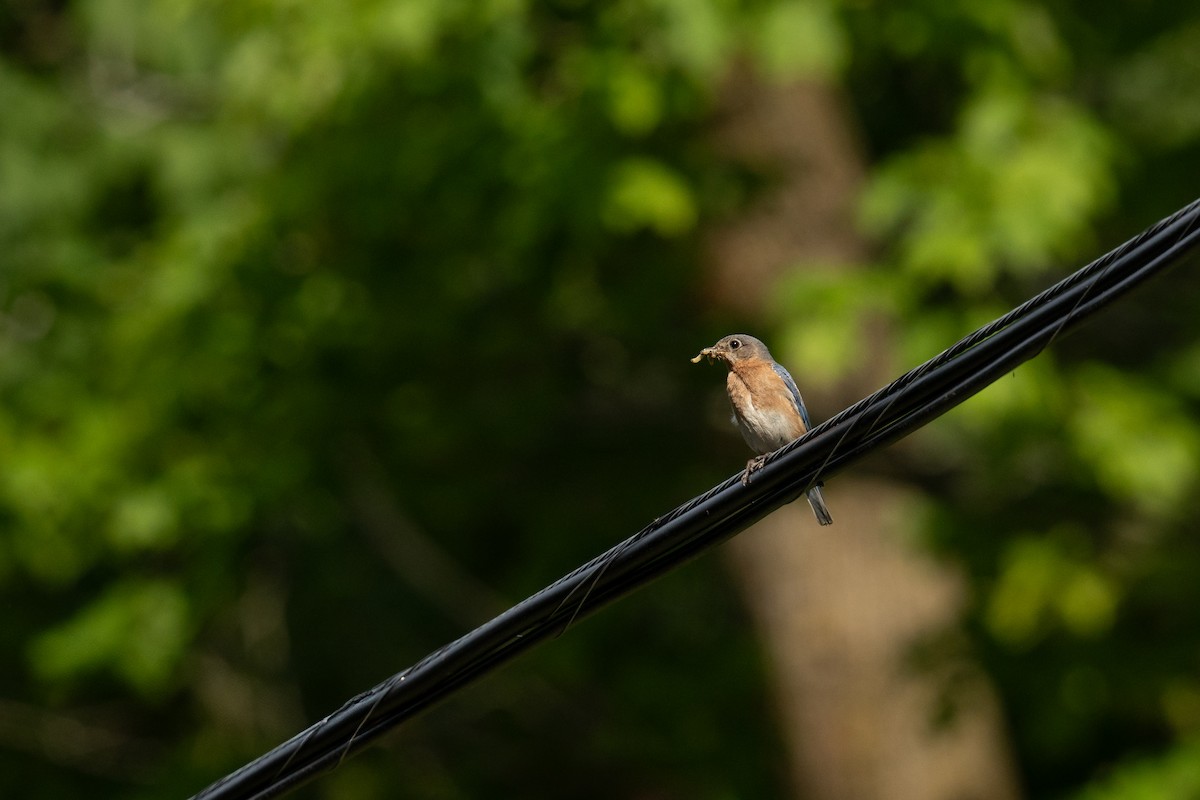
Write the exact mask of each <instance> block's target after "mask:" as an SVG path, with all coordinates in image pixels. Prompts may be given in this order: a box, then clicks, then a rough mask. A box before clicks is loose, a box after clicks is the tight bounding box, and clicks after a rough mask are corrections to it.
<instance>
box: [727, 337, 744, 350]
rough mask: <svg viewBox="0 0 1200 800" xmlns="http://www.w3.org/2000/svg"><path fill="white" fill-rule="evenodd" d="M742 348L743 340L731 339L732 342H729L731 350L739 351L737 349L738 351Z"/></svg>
mask: <svg viewBox="0 0 1200 800" xmlns="http://www.w3.org/2000/svg"><path fill="white" fill-rule="evenodd" d="M741 346H742V340H741V339H731V340H730V342H729V349H730V350H737V349H738V348H739V347H741Z"/></svg>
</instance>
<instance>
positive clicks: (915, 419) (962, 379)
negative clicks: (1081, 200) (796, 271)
mask: <svg viewBox="0 0 1200 800" xmlns="http://www.w3.org/2000/svg"><path fill="white" fill-rule="evenodd" d="M1198 244H1200V200H1197V201H1195V202H1193V203H1191V204H1190V205H1188V206H1186V207H1184V208H1183V209H1181V210H1180V211H1178V212H1176V213H1175V214H1173V215H1171V216H1170V217H1167V218H1166V219H1164V220H1162V221H1161V222H1159V223H1157V224H1156V225H1154V226H1152V227H1150V228H1149V229H1147V230H1146V231H1145V232H1143V233H1142V234H1140V235H1138V236H1136V237H1134V238H1133V239H1130V240H1129V241H1128V242H1126V243H1125V244H1123V245H1121V246H1120V247H1118V248H1116V249H1115V250H1113V251H1112V252H1110V253H1108V254H1106V255H1104V256H1102V257H1101V258H1099V259H1097V260H1096V261H1093V262H1092V263H1091V264H1089V265H1088V266H1086V267H1084V268H1083V269H1081V270H1079V271H1077V272H1075V273H1073V274H1072V275H1070V276H1069V277H1067V278H1065V279H1064V280H1062V281H1060V282H1059V283H1057V284H1055V285H1054V286H1052V287H1050V288H1049V289H1046V290H1045V291H1043V292H1041V293H1040V294H1038V295H1037V296H1036V297H1033V298H1031V299H1029V300H1027V301H1026V302H1025V303H1022V304H1021V305H1020V306H1018V307H1017V308H1015V309H1013V310H1012V311H1010V312H1009V313H1008V314H1005V315H1004V316H1003V317H1001V318H999V319H997V320H995V321H994V322H992V323H990V324H988V325H986V326H984V327H983V328H980V329H979V330H977V331H975V332H974V333H972V334H971V335H969V336H967V337H965V338H964V339H962V340H961V341H960V342H958V343H956V344H955V345H953V346H952V347H950V348H949V349H947V350H946V351H945V352H943V353H941V354H940V355H938V356H937V357H935V358H932V359H930V360H929V361H927V362H925V363H924V364H922V365H921V366H919V367H916V368H915V369H913V370H910V371H909V372H907V373H905V374H904V375H902V376H901V377H900V378H897V379H896V380H895V381H893V382H892V383H890V384H888V385H887V386H885V387H884V388H882V389H880V390H879V391H877V392H875V393H874V394H872V395H871V396H869V397H867V398H864V399H863V400H860V401H859V402H857V403H855V404H854V405H852V406H850V407H849V408H847V409H846V410H844V411H842V412H841V413H839V414H837V415H836V416H834V417H833V418H832V419H830V420H828V421H826V422H825V423H823V424H821V425H818V426H817V427H816V428H814V429H813V430H812V431H810V432H809V433H808V434H806V435H805V436H803V437H802V438H800V439H799V440H797V441H796V442H793V443H791V444H789V445H788V446H787V447H784V448H783V449H781V450H780V451H778V452H777V453H775V454H773V455H772V456H771V457H769V458H768V459H767V463H766V464H765V465H764V467H763V468H762V469H761V470H760V471H759V472H756V473H755V475H754V480H753V481H751V483H750V485H749V486H742V485H741V481H740V480H739V476H733V477H730V478H729V479H727V480H726V481H724V482H723V483H721V484H719V485H717V486H715V487H713V488H712V489H710V490H708V491H707V492H705V493H704V494H703V495H700V496H699V497H696V498H693V499H692V500H690V501H688V502H687V503H684V504H683V505H681V506H680V507H678V508H676V509H675V510H673V511H671V512H670V513H668V514H666V515H664V516H663V517H660V518H659V519H657V520H655V521H654V522H653V523H651V524H650V525H648V526H647V527H646V528H644V529H643V530H641V531H639V532H638V533H637V534H635V535H634V536H632V537H631V538H629V539H627V540H626V541H624V542H622V543H621V544H619V545H617V546H616V547H614V548H612V549H611V550H609V551H608V552H606V553H604V554H602V555H600V556H598V557H596V558H594V559H592V560H591V561H589V562H588V563H586V564H584V565H583V566H582V567H579V568H578V569H576V570H575V571H573V572H571V573H570V574H568V575H566V576H564V577H563V578H561V579H559V580H558V581H556V582H554V583H553V584H551V585H550V586H548V587H546V588H545V589H543V590H542V591H540V592H538V593H537V594H535V595H533V596H531V597H529V598H527V599H526V600H524V601H523V602H521V603H519V604H517V605H516V606H514V607H512V608H510V609H509V610H508V611H506V612H504V613H503V614H501V615H499V616H498V617H496V618H494V619H492V620H491V621H489V622H487V623H485V624H483V625H481V626H480V627H478V628H476V629H475V630H474V631H471V632H470V633H468V634H466V635H465V636H463V637H462V638H460V639H458V640H457V641H454V642H452V643H450V644H448V645H446V646H445V647H442V648H441V649H440V650H437V651H435V652H433V653H431V654H430V655H428V656H426V657H425V658H423V659H422V660H421V661H419V662H417V663H416V664H414V665H413V666H411V667H409V668H408V669H406V670H404V671H403V672H400V673H398V674H396V675H394V676H392V677H391V678H389V679H388V680H386V681H384V682H383V683H381V684H379V685H378V686H376V687H375V688H374V689H371V690H370V691H368V692H365V693H363V694H360V695H358V696H357V697H355V698H353V699H351V700H350V701H349V702H347V703H346V704H345V705H343V706H342V707H341V708H340V709H338V710H337V711H335V712H334V713H333V714H331V715H329V716H328V717H326V718H325V719H323V720H321V721H320V722H318V723H316V724H315V725H313V726H311V727H310V728H308V729H307V730H305V731H303V732H302V733H300V734H298V735H296V736H294V737H292V738H291V739H289V740H288V741H286V742H284V743H283V744H281V745H279V746H278V747H276V748H275V749H273V750H271V751H270V752H269V753H267V754H265V755H263V756H261V757H260V758H258V759H255V760H254V761H252V762H250V763H249V764H247V765H245V766H244V767H242V768H241V769H239V770H237V771H236V772H233V773H232V774H230V775H228V776H226V777H225V778H222V779H221V780H219V781H217V782H216V783H214V784H212V785H211V786H209V787H208V788H207V789H205V790H203V791H202V792H200V793H199V794H197V795H196V796H195V800H235V798H236V799H237V800H249V799H250V798H253V799H254V800H264V799H265V798H270V797H277V796H279V795H281V794H283V793H285V792H287V791H289V790H290V789H293V788H295V787H296V786H298V785H300V784H301V783H304V782H305V781H308V780H310V779H311V778H313V777H315V776H316V775H317V774H319V773H321V772H324V771H327V770H331V769H333V768H335V767H336V766H337V765H338V764H339V763H340V762H341V760H342V759H344V758H346V757H347V756H349V755H352V754H353V753H355V752H357V751H359V750H361V749H362V748H364V747H366V746H367V745H368V744H370V743H371V742H373V741H374V740H376V739H377V738H379V737H380V736H382V735H383V734H384V733H386V732H387V731H389V730H391V729H392V728H394V727H396V726H397V725H399V724H400V723H402V722H403V721H404V720H406V719H408V718H409V717H412V716H413V715H414V714H416V713H418V712H420V711H422V710H423V709H425V708H427V707H429V706H430V705H432V704H434V703H435V702H437V701H438V700H441V699H442V698H444V697H445V696H447V695H448V694H450V693H451V692H453V691H455V690H457V689H458V688H460V687H461V686H463V685H465V684H467V683H469V682H470V681H472V680H474V679H475V678H478V677H479V676H480V675H483V674H485V673H486V672H488V671H490V670H492V669H494V668H495V667H497V666H499V665H500V664H502V663H504V662H506V661H508V660H510V659H511V658H513V657H515V656H516V655H518V654H519V653H521V652H523V651H525V650H527V649H529V648H530V647H532V646H533V645H534V644H537V643H538V642H540V641H542V640H544V639H546V638H547V637H550V636H553V635H557V634H559V633H561V632H563V631H564V630H565V629H566V627H567V626H569V625H570V624H571V622H572V621H574V620H575V619H576V618H577V617H579V616H582V615H585V614H588V613H590V612H592V611H595V610H596V609H598V608H600V607H602V606H604V605H606V604H608V603H611V602H612V601H613V600H615V599H617V598H618V597H621V596H622V595H624V594H627V593H628V592H631V591H633V590H634V589H636V588H638V587H640V586H642V585H643V584H645V583H647V582H649V581H650V580H652V579H654V578H655V577H658V576H659V575H661V574H663V573H665V572H667V571H668V570H671V569H674V568H675V567H677V566H679V565H680V564H681V563H682V562H684V561H686V560H688V559H690V558H693V557H695V556H696V555H698V554H700V553H701V552H703V551H705V550H707V549H709V548H711V547H713V546H714V545H716V544H718V543H720V542H722V541H724V540H726V539H728V538H730V537H732V536H733V535H735V534H736V533H738V532H740V531H741V530H743V529H745V528H746V527H748V526H749V525H751V524H752V523H754V522H756V521H757V520H759V519H761V518H762V517H764V516H766V515H767V514H769V513H770V512H772V511H774V510H775V509H776V508H778V507H779V506H781V505H784V504H785V503H788V502H791V501H792V500H795V499H796V498H797V497H799V496H800V495H801V494H802V493H803V492H804V490H805V489H807V488H808V487H809V486H811V485H812V483H813V482H814V481H816V480H818V479H820V478H825V477H828V476H830V475H833V474H835V473H837V472H839V471H841V470H843V469H845V468H846V467H847V466H849V465H850V464H852V463H854V462H855V461H857V460H859V459H860V458H862V457H864V456H865V455H867V454H868V453H871V452H873V451H875V450H877V449H879V448H881V447H884V446H886V445H888V444H890V443H892V442H894V441H896V440H897V439H900V438H901V437H903V436H906V435H908V434H909V433H911V432H912V431H914V430H916V429H917V428H920V427H921V426H923V425H925V424H927V423H928V422H929V421H931V420H933V419H934V418H936V417H938V416H940V415H942V414H944V413H945V412H946V411H948V410H950V409H951V408H953V407H954V406H956V405H958V404H959V403H961V402H963V401H964V400H966V399H967V398H968V397H970V396H971V395H973V394H975V393H976V392H978V391H979V390H981V389H982V388H983V387H984V386H987V385H988V384H989V383H991V382H993V381H995V380H996V379H997V378H999V377H1000V376H1002V375H1004V374H1005V373H1007V372H1010V371H1011V370H1013V369H1014V368H1015V367H1016V366H1017V365H1019V364H1021V363H1022V362H1024V361H1026V360H1028V359H1030V358H1032V357H1033V356H1035V355H1037V354H1038V353H1039V352H1041V351H1042V350H1043V349H1044V348H1045V347H1046V346H1047V345H1048V344H1050V342H1052V341H1053V340H1054V339H1055V338H1056V337H1057V336H1059V335H1061V334H1062V333H1064V332H1066V331H1068V330H1070V329H1071V328H1073V327H1075V326H1076V325H1078V324H1079V322H1081V321H1082V320H1083V319H1085V318H1087V317H1089V316H1091V315H1092V314H1094V313H1096V312H1097V311H1099V310H1100V309H1101V308H1103V307H1104V306H1106V305H1108V304H1109V303H1112V302H1113V301H1115V300H1116V299H1117V298H1119V297H1121V296H1123V295H1124V294H1126V293H1127V292H1129V291H1130V290H1132V289H1133V288H1134V287H1136V286H1137V285H1139V284H1140V283H1142V282H1144V281H1145V280H1148V279H1149V278H1150V277H1152V276H1154V275H1156V274H1158V273H1159V272H1161V271H1163V270H1164V269H1166V268H1167V267H1168V266H1170V265H1171V264H1172V263H1173V262H1175V261H1177V260H1178V259H1179V258H1180V257H1181V256H1182V255H1183V254H1184V253H1186V252H1188V251H1190V250H1192V249H1193V248H1195V247H1196V246H1197V245H1198Z"/></svg>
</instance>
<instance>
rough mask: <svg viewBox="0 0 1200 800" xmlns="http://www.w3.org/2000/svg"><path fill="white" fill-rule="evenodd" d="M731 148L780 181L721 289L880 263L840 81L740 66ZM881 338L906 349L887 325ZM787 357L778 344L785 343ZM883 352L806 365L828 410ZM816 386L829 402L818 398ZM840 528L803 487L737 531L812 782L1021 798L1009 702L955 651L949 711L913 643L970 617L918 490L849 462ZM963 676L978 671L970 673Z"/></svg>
mask: <svg viewBox="0 0 1200 800" xmlns="http://www.w3.org/2000/svg"><path fill="white" fill-rule="evenodd" d="M726 97H727V102H726V103H725V108H724V109H723V111H724V113H723V114H722V118H721V120H720V121H719V124H718V126H717V131H716V136H717V143H718V146H720V147H722V148H724V149H725V150H726V151H727V152H728V153H729V154H730V155H731V156H733V157H734V158H737V159H740V160H743V161H745V162H748V163H749V164H750V165H752V166H754V167H755V168H758V169H763V170H765V169H769V170H770V172H769V174H770V175H771V176H772V179H773V183H772V185H771V189H770V190H768V191H767V192H766V194H765V196H764V197H763V198H762V199H761V201H760V202H758V203H757V204H756V205H754V206H753V207H752V208H750V209H749V210H748V212H747V213H746V214H745V216H743V217H741V218H739V219H738V220H736V221H735V222H734V223H732V224H730V225H728V226H726V227H724V228H723V229H720V230H718V231H717V232H716V233H715V234H714V235H713V236H712V238H711V240H710V248H709V253H710V256H711V258H710V262H711V263H710V269H709V276H708V277H709V281H708V289H709V292H710V295H711V297H712V300H713V302H714V303H718V304H722V305H725V306H727V307H730V308H732V309H733V310H736V311H737V312H739V313H743V314H746V315H747V316H756V317H758V318H761V317H762V316H763V315H764V306H765V303H764V301H765V299H766V298H767V296H768V295H769V293H770V291H771V290H772V288H773V287H774V285H775V284H776V282H777V280H778V279H779V277H781V276H782V275H783V274H784V273H785V272H786V271H787V270H788V269H789V268H791V267H792V265H794V264H795V263H797V262H803V261H808V262H820V263H822V264H827V265H831V266H832V265H838V264H841V265H844V267H841V268H844V269H852V268H853V265H854V264H855V263H856V262H860V261H861V260H862V256H861V254H862V253H863V251H864V245H863V243H862V242H861V241H860V239H859V238H858V236H857V235H856V233H855V231H854V227H853V208H854V203H855V201H856V198H857V195H858V192H859V190H860V188H861V184H862V176H863V174H864V171H865V168H864V165H863V159H862V156H861V154H860V152H859V151H858V149H857V147H856V145H855V138H854V136H853V134H852V125H851V124H850V123H849V120H848V113H847V111H846V109H845V108H844V106H843V104H842V103H841V102H839V98H838V96H837V94H836V93H835V92H834V91H832V90H831V89H830V88H829V87H826V86H821V85H816V84H809V83H804V84H790V85H786V86H770V85H767V84H765V83H764V82H762V81H760V80H759V79H757V78H756V77H755V76H754V75H753V74H752V73H751V72H750V71H749V70H747V69H739V70H738V71H736V73H735V74H734V75H733V76H732V77H731V79H730V82H729V86H728V91H727V93H726ZM876 337H877V338H876V341H874V342H873V347H872V349H873V350H874V351H875V352H876V353H878V352H882V351H883V350H884V348H886V347H887V346H888V341H887V335H886V333H885V332H882V331H881V332H879V333H877V334H876ZM777 355H778V354H777ZM880 363H881V359H879V358H877V357H874V358H872V357H869V354H863V359H862V363H861V368H860V370H859V372H858V373H857V374H856V375H855V376H854V378H853V379H852V380H850V381H848V382H847V384H846V385H844V386H841V387H839V388H837V389H832V390H831V389H830V387H820V386H813V385H811V384H806V382H805V381H804V373H803V369H802V367H803V365H800V364H796V365H789V366H795V367H796V369H795V370H793V372H794V373H795V375H796V378H797V379H798V382H799V383H800V386H801V389H802V391H804V392H805V397H806V399H808V400H809V405H810V409H812V410H814V411H817V412H818V413H817V414H816V417H817V418H818V419H822V418H825V417H828V416H830V415H831V414H830V413H828V412H830V411H832V410H834V409H836V408H840V407H843V406H844V405H846V404H847V403H849V402H852V401H853V400H857V399H858V397H859V396H861V395H862V394H864V393H865V392H866V391H867V390H869V389H872V388H876V387H878V386H879V385H881V384H882V383H883V382H884V380H886V379H887V378H888V377H890V376H887V375H882V374H880V368H879V366H878V365H879V364H880ZM814 401H815V402H814ZM825 494H826V499H827V500H828V503H829V507H830V510H831V512H832V513H833V518H834V524H833V525H832V526H831V527H827V528H821V527H818V526H817V525H816V523H815V521H814V520H813V518H812V514H811V512H810V510H809V508H808V505H807V504H806V503H804V502H797V503H794V504H792V505H791V506H788V507H786V508H783V509H781V510H779V511H778V512H776V513H775V514H773V515H771V516H770V517H769V518H767V519H766V520H764V521H763V522H761V523H759V524H758V525H757V526H755V528H754V529H752V530H750V531H747V532H746V533H744V534H743V535H742V536H740V537H738V538H737V539H735V540H734V542H733V543H732V544H731V546H730V548H729V552H730V558H731V563H732V565H733V568H734V570H735V572H736V574H737V577H738V579H739V581H740V583H741V585H742V587H743V591H744V593H745V597H746V601H747V604H748V606H749V608H750V610H751V613H752V614H753V616H754V617H755V619H756V621H757V624H758V625H759V628H760V630H761V631H762V635H763V638H764V640H765V642H766V649H767V654H768V657H769V661H770V665H771V669H772V679H773V681H774V693H775V697H776V702H777V704H778V714H779V719H780V720H781V724H782V726H783V731H784V735H785V737H786V738H787V743H788V747H789V751H790V754H791V766H792V774H793V776H794V781H795V788H796V793H797V796H800V797H806V798H819V800H841V799H842V798H845V799H846V800H850V799H851V798H853V800H875V799H876V798H878V800H885V798H886V800H909V799H911V800H964V799H965V798H978V799H979V800H1010V799H1011V798H1016V797H1018V796H1019V794H1020V793H1019V789H1018V787H1017V782H1016V779H1015V777H1014V775H1013V768H1012V763H1011V759H1010V756H1009V752H1008V749H1007V744H1006V740H1005V736H1004V733H1003V730H1002V722H1001V718H1000V714H999V710H998V707H997V704H996V702H995V700H994V697H993V694H992V692H991V690H990V687H989V685H988V683H987V681H986V680H985V679H984V678H983V676H982V675H980V674H979V672H978V670H977V669H972V668H971V665H969V664H967V665H962V664H959V665H955V667H956V670H955V675H956V677H957V678H958V679H957V680H956V683H955V692H954V694H953V698H954V700H955V701H956V712H957V713H955V714H953V715H949V716H948V718H946V719H941V720H940V721H939V720H938V718H937V716H936V712H937V709H938V707H939V699H940V698H942V697H944V696H945V694H946V693H945V692H944V691H943V690H944V689H945V683H946V680H945V678H946V676H945V674H944V672H943V673H941V674H937V673H934V672H930V671H928V670H922V669H920V668H918V667H916V666H914V665H913V662H912V658H911V654H912V647H913V645H914V644H915V643H916V642H917V641H918V640H919V639H920V637H922V636H927V635H930V634H934V633H937V632H938V631H940V630H943V629H945V628H947V627H948V626H950V625H952V624H953V622H954V621H955V619H956V617H957V615H958V614H959V613H960V610H961V608H962V603H963V591H962V582H961V580H960V579H959V578H958V576H957V575H956V574H955V573H954V572H953V570H951V569H949V568H948V567H946V566H944V565H941V564H938V563H936V562H934V561H933V560H932V559H931V558H930V557H929V556H927V555H925V554H923V553H922V552H921V551H920V550H919V549H918V548H916V547H915V546H914V545H913V544H912V532H913V525H914V515H913V513H911V512H912V510H913V508H914V507H915V506H916V503H917V501H918V498H917V497H916V496H914V495H913V494H912V493H911V492H910V491H909V490H906V489H905V488H903V487H902V486H901V485H900V484H897V483H889V482H886V481H884V480H881V479H869V478H864V477H860V476H856V475H855V474H854V473H853V472H850V473H845V474H842V475H839V476H838V477H837V478H836V479H834V480H833V481H832V482H831V483H830V484H829V485H828V486H827V487H826V490H825ZM960 673H965V674H967V675H969V676H971V677H970V678H968V679H967V680H966V681H965V682H964V681H963V680H962V679H961V677H959V675H960Z"/></svg>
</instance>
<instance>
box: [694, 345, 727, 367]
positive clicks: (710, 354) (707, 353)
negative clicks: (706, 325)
mask: <svg viewBox="0 0 1200 800" xmlns="http://www.w3.org/2000/svg"><path fill="white" fill-rule="evenodd" d="M719 356H720V354H719V353H718V352H717V351H716V350H714V349H713V348H711V347H706V348H704V349H703V350H701V351H700V352H699V353H697V354H696V357H695V358H693V359H692V363H693V364H699V363H700V362H701V360H703V359H705V358H708V359H709V360H710V361H711V360H715V359H716V358H718V357H719Z"/></svg>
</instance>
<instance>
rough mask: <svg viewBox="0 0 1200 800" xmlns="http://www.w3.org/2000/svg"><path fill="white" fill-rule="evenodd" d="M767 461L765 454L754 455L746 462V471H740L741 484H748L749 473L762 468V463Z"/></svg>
mask: <svg viewBox="0 0 1200 800" xmlns="http://www.w3.org/2000/svg"><path fill="white" fill-rule="evenodd" d="M765 463H767V457H766V455H761V456H755V457H754V458H752V459H750V460H749V461H747V462H746V471H745V472H743V473H742V486H749V485H750V474H751V473H753V472H757V471H758V470H760V469H762V465H763V464H765Z"/></svg>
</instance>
